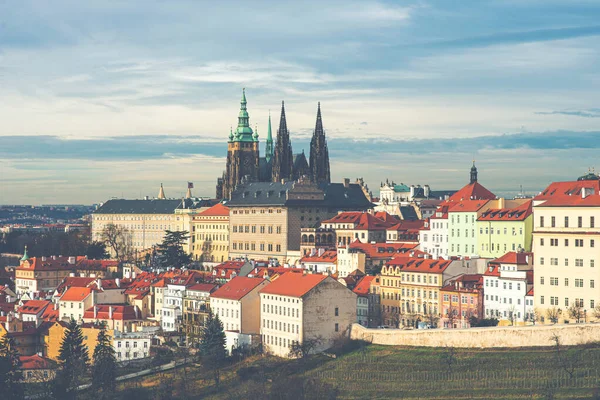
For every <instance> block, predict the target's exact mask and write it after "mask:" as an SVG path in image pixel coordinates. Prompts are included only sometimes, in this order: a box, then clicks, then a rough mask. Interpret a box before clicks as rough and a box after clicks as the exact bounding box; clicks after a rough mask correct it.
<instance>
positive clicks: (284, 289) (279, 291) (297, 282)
mask: <svg viewBox="0 0 600 400" xmlns="http://www.w3.org/2000/svg"><path fill="white" fill-rule="evenodd" d="M327 278H328V276H327V275H320V274H283V275H281V276H280V277H279V278H277V279H275V280H274V281H273V282H271V283H270V284H269V285H267V286H265V287H264V288H263V289H261V291H260V293H261V294H275V295H279V296H290V297H302V296H304V295H305V294H307V293H308V292H310V291H311V290H312V289H313V288H314V287H315V286H317V285H318V284H320V283H321V282H323V281H324V280H325V279H327ZM330 279H332V278H330Z"/></svg>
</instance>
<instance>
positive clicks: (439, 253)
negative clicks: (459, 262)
mask: <svg viewBox="0 0 600 400" xmlns="http://www.w3.org/2000/svg"><path fill="white" fill-rule="evenodd" d="M419 243H420V245H419V250H421V251H423V252H424V253H429V254H431V255H432V256H433V257H434V258H440V257H442V258H444V259H446V260H447V259H448V205H442V206H440V207H439V208H438V209H437V210H436V211H435V214H434V215H432V216H431V217H430V218H429V221H428V222H426V223H425V226H424V228H423V229H421V230H420V231H419Z"/></svg>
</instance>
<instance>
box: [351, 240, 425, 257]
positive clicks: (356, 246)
mask: <svg viewBox="0 0 600 400" xmlns="http://www.w3.org/2000/svg"><path fill="white" fill-rule="evenodd" d="M417 246H418V244H417V243H362V242H360V241H359V240H355V241H354V242H352V243H351V244H350V245H349V246H348V248H349V249H351V250H355V251H360V252H362V253H365V254H366V255H367V257H369V258H371V259H373V258H391V257H394V256H395V255H397V254H398V253H405V252H410V251H411V250H413V249H414V248H415V247H417Z"/></svg>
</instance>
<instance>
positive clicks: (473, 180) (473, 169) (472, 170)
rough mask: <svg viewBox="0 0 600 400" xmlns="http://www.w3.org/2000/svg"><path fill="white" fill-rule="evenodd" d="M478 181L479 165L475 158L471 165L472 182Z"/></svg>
mask: <svg viewBox="0 0 600 400" xmlns="http://www.w3.org/2000/svg"><path fill="white" fill-rule="evenodd" d="M475 182H477V167H476V166H475V160H473V166H472V167H471V180H470V184H471V185H472V184H474V183H475Z"/></svg>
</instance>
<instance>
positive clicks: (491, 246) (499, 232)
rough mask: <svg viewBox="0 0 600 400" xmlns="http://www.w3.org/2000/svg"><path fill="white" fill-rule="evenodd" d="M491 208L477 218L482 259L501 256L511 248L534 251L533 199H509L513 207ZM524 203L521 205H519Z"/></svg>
mask: <svg viewBox="0 0 600 400" xmlns="http://www.w3.org/2000/svg"><path fill="white" fill-rule="evenodd" d="M499 202H500V207H501V208H491V209H488V210H486V211H485V212H483V213H482V214H481V215H480V216H479V218H477V231H478V233H479V234H478V236H477V243H478V245H477V251H478V254H479V256H480V257H483V258H498V257H501V256H502V255H504V254H506V253H508V252H510V251H527V252H528V251H531V238H532V232H533V207H532V201H531V200H527V199H522V200H506V203H511V204H515V203H516V205H515V206H514V207H502V203H504V202H505V200H504V199H499ZM518 203H521V204H518Z"/></svg>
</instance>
